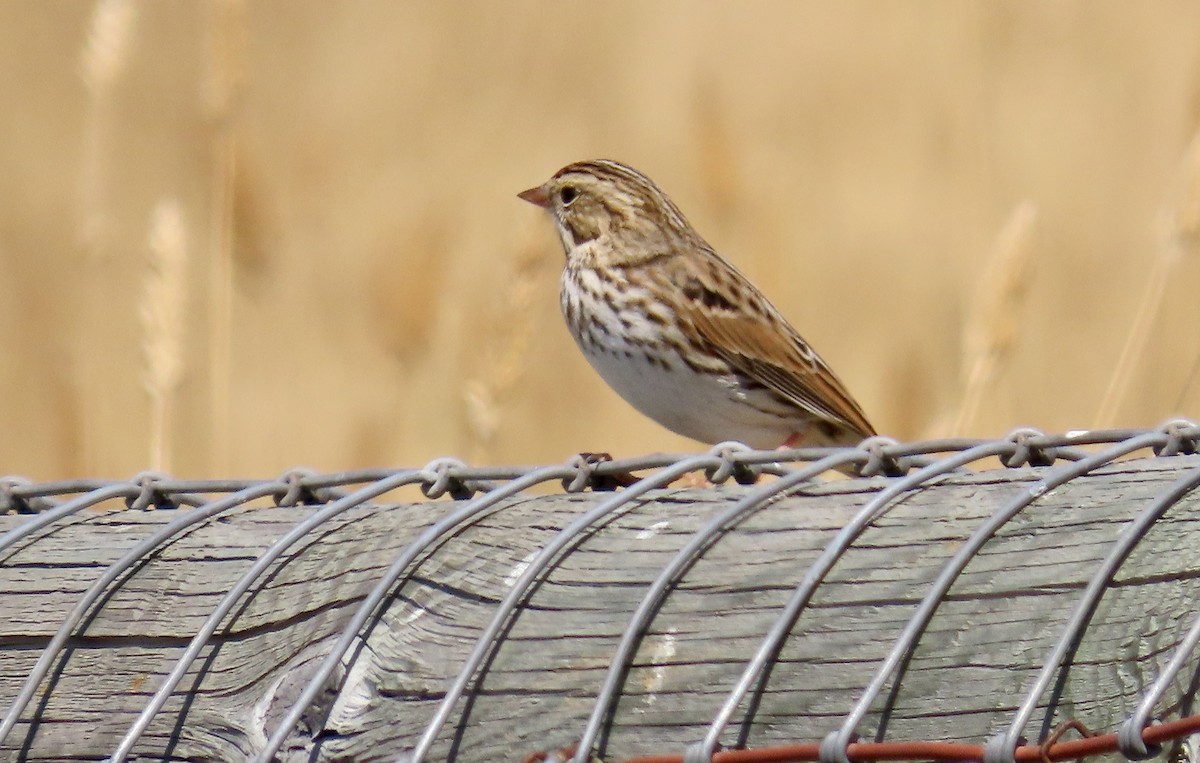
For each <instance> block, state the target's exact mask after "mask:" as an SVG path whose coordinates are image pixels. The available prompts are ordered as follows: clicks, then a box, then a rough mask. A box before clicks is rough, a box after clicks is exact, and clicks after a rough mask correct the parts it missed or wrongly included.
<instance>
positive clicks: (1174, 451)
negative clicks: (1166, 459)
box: [1154, 419, 1200, 456]
mask: <svg viewBox="0 0 1200 763" xmlns="http://www.w3.org/2000/svg"><path fill="white" fill-rule="evenodd" d="M1159 429H1160V430H1161V431H1162V433H1163V434H1165V435H1166V436H1167V441H1166V442H1164V443H1163V444H1162V445H1159V446H1157V447H1155V448H1154V455H1156V456H1179V455H1185V456H1191V455H1195V453H1196V451H1197V440H1198V439H1200V427H1197V426H1196V423H1195V422H1194V421H1188V420H1187V419H1174V420H1172V421H1168V422H1167V423H1166V424H1163V425H1162V426H1161V427H1159Z"/></svg>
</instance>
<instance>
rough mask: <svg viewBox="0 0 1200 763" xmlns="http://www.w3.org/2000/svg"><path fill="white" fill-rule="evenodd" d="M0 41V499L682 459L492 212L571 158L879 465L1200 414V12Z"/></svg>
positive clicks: (720, 9) (527, 214) (151, 32)
mask: <svg viewBox="0 0 1200 763" xmlns="http://www.w3.org/2000/svg"><path fill="white" fill-rule="evenodd" d="M0 40H2V44H0V57H2V60H0V65H2V71H3V72H4V76H3V77H0V103H2V104H4V113H3V117H2V118H0V284H2V285H3V298H2V299H0V347H2V348H3V352H4V358H3V364H2V365H0V401H2V403H0V405H2V411H3V422H4V424H3V434H2V436H0V472H4V473H10V474H12V473H17V474H25V475H28V476H30V477H33V478H36V479H50V478H57V477H68V476H93V475H96V476H128V475H130V474H132V473H134V472H136V471H139V470H142V469H145V468H149V467H159V468H164V469H169V470H171V471H173V472H174V473H177V474H180V475H188V476H209V477H217V476H242V475H246V476H260V475H264V476H265V475H268V474H272V473H275V472H277V471H279V470H282V469H284V468H286V467H289V466H293V465H307V466H311V467H314V468H318V469H321V470H335V469H341V468H351V467H359V466H371V465H410V464H422V463H424V462H426V461H427V460H429V459H430V458H433V457H435V456H441V455H456V456H460V457H463V458H466V459H469V460H471V461H473V462H477V463H533V462H547V461H560V460H563V459H565V458H567V457H569V456H570V454H572V453H575V452H579V451H610V452H612V453H614V454H617V455H632V454H635V453H639V452H645V451H653V450H680V449H686V450H694V449H696V448H698V447H699V446H698V445H697V444H695V443H692V442H690V441H687V440H684V439H682V438H678V437H675V436H674V435H671V434H670V433H668V432H666V431H665V430H663V429H661V428H660V427H658V426H657V425H655V424H654V423H652V422H650V421H647V420H645V419H643V418H642V417H640V416H639V415H638V414H636V413H635V412H633V411H632V409H630V408H629V407H628V406H627V405H626V404H625V403H624V402H622V401H621V400H620V399H619V398H617V397H616V396H615V395H614V394H613V393H612V392H610V391H609V390H608V389H607V388H606V387H605V386H604V385H603V383H602V382H601V381H600V380H599V379H598V377H597V376H596V375H595V374H594V373H593V372H592V371H591V369H590V368H589V367H588V366H587V364H586V362H585V361H584V360H583V358H582V356H581V355H580V354H579V353H578V351H577V350H576V349H575V347H574V344H573V342H572V341H571V339H570V337H569V335H568V333H567V331H566V329H565V328H564V326H563V323H562V320H561V317H560V316H559V313H558V298H557V272H558V269H559V267H560V265H561V262H562V252H561V249H560V247H559V244H558V242H557V239H556V237H555V236H554V234H553V232H552V228H551V225H550V223H549V221H548V220H546V219H544V218H543V216H542V215H541V214H540V213H539V212H538V211H537V210H535V209H534V208H532V207H530V206H529V205H526V204H523V203H522V202H520V201H519V200H517V199H516V197H515V195H514V194H515V193H516V192H517V191H520V190H522V189H524V188H528V187H530V186H533V185H536V184H539V183H541V182H542V181H543V180H545V178H546V177H548V176H549V175H550V174H551V173H552V172H554V171H555V170H557V169H558V168H559V167H561V166H562V165H564V164H567V163H569V162H571V161H574V160H579V159H584V158H593V157H611V158H615V159H619V160H622V161H625V162H628V163H630V164H632V165H633V166H635V167H637V168H639V169H641V170H643V171H644V172H646V173H647V174H648V175H650V176H651V177H653V178H655V179H656V180H657V181H658V182H659V184H660V185H661V186H662V187H663V188H664V189H665V190H666V191H667V192H668V193H669V194H671V195H672V196H673V197H674V198H675V200H676V201H677V202H678V203H679V205H680V207H681V208H682V209H683V210H684V211H685V213H687V215H688V216H689V218H690V219H691V221H692V222H693V223H694V224H695V226H696V227H697V228H698V229H699V230H700V231H701V233H702V234H703V235H704V236H705V237H706V238H708V239H709V241H710V242H711V243H713V245H714V246H715V247H716V248H717V249H718V250H719V251H721V252H722V253H724V254H725V255H726V256H727V257H728V258H729V259H730V260H732V261H733V262H734V263H735V264H736V265H738V267H740V268H741V269H742V270H743V271H745V272H746V273H747V275H749V276H750V277H751V279H753V280H754V281H756V282H757V283H758V284H759V285H760V286H761V287H762V288H763V289H764V291H766V292H767V294H768V295H769V296H771V297H772V299H773V300H774V301H775V302H776V304H777V305H778V306H779V307H780V308H781V309H782V310H783V312H784V313H785V314H786V315H787V316H788V317H789V318H790V319H791V320H792V322H793V323H794V324H795V325H796V326H797V327H798V328H799V329H800V330H801V332H802V333H803V334H805V336H806V337H807V338H808V339H809V340H810V341H812V343H813V344H814V345H815V346H816V347H817V349H818V351H819V352H821V354H822V355H824V356H825V358H826V359H827V360H829V362H830V363H831V364H832V365H833V366H834V367H835V368H836V369H837V370H838V372H839V374H840V375H841V376H842V377H843V379H844V380H845V381H846V383H847V384H848V386H849V387H850V389H851V390H852V391H853V392H854V393H855V395H856V396H857V397H858V398H859V400H860V402H861V403H862V404H863V406H864V407H865V409H866V410H867V412H868V414H869V415H870V416H871V418H872V420H873V421H874V422H875V424H876V426H877V427H879V429H880V430H881V431H883V432H885V433H888V434H891V435H894V436H897V437H901V438H913V437H923V436H933V435H945V434H951V433H956V432H957V433H962V434H971V435H989V436H990V435H1002V434H1004V433H1005V432H1007V431H1008V430H1010V429H1012V428H1013V427H1015V426H1018V425H1031V426H1037V427H1041V428H1045V429H1047V430H1056V431H1060V430H1064V429H1070V428H1082V427H1090V426H1096V425H1129V426H1153V425H1157V424H1159V423H1160V422H1162V421H1163V420H1165V419H1166V418H1168V417H1169V416H1172V415H1178V414H1187V413H1189V412H1190V413H1192V414H1193V415H1195V414H1196V413H1197V408H1198V407H1200V382H1198V381H1197V379H1196V375H1197V364H1198V358H1200V308H1198V304H1197V303H1198V291H1197V286H1198V285H1200V265H1198V263H1197V250H1196V246H1195V241H1196V235H1197V230H1198V229H1200V147H1198V144H1197V143H1196V141H1195V138H1194V136H1195V135H1196V131H1197V128H1198V127H1200V4H1197V3H1195V2H1156V3H1153V4H1129V3H1123V2H1083V1H1082V0H1080V1H1077V2H1053V3H1051V2H1046V3H1025V2H1020V3H1018V2H964V1H960V0H946V1H944V2H924V1H922V2H891V3H877V2H836V3H834V2H829V3H816V2H776V3H769V2H757V3H753V4H742V3H716V2H679V3H665V2H656V3H640V2H623V3H595V4H593V3H571V2H568V3H551V2H537V3H534V2H519V3H518V2H514V3H491V2H464V3H435V2H421V3H418V2H338V3H329V2H315V1H312V2H291V1H289V2H284V1H283V0H261V1H258V0H255V1H253V2H235V1H234V0H224V1H222V2H211V3H204V2H172V3H159V2H151V1H150V0H142V1H140V2H138V1H134V0H101V1H100V2H94V3H93V2H82V1H75V0H62V1H58V0H56V1H54V2H26V1H25V0H0ZM1114 375H1116V376H1114ZM1114 379H1115V380H1114Z"/></svg>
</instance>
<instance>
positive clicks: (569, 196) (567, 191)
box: [558, 185, 579, 207]
mask: <svg viewBox="0 0 1200 763" xmlns="http://www.w3.org/2000/svg"><path fill="white" fill-rule="evenodd" d="M578 195H579V191H576V190H575V188H574V187H573V186H569V185H568V186H565V187H564V188H563V189H562V190H561V191H559V192H558V198H560V199H562V203H563V206H564V207H565V206H568V205H569V204H570V203H571V202H572V201H575V197H576V196H578Z"/></svg>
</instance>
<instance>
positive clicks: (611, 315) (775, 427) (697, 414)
mask: <svg viewBox="0 0 1200 763" xmlns="http://www.w3.org/2000/svg"><path fill="white" fill-rule="evenodd" d="M576 277H577V278H578V279H580V282H579V283H578V288H564V289H563V292H562V307H563V313H564V315H565V316H566V318H567V324H568V326H570V328H571V334H572V335H573V336H574V337H575V342H576V343H577V344H578V345H579V348H580V349H581V350H583V354H584V356H585V357H586V358H587V359H588V362H589V363H591V364H592V367H593V368H595V369H596V371H597V373H599V374H600V376H601V377H602V378H603V379H604V381H605V382H607V383H608V385H609V386H610V387H612V388H613V390H614V391H616V393H617V394H619V395H620V396H621V397H623V398H624V399H625V400H626V401H627V402H628V403H629V404H630V405H632V406H633V407H634V408H636V409H638V410H639V411H641V412H642V413H643V414H645V415H646V416H649V417H650V418H652V419H654V420H655V421H657V422H658V423H659V424H661V425H663V426H664V427H666V428H667V429H670V430H671V431H672V432H676V433H677V434H681V435H683V436H685V437H690V438H692V439H694V440H699V441H701V442H706V443H717V442H722V441H724V440H738V441H740V442H744V443H746V444H748V445H751V446H753V447H757V448H774V447H778V446H779V445H781V444H782V443H783V442H784V441H785V440H787V438H788V437H789V436H790V435H792V434H794V433H795V432H796V431H797V429H798V428H803V422H797V421H792V420H788V419H787V418H780V416H779V415H773V414H768V413H764V412H763V411H761V410H759V409H758V408H757V407H756V406H754V405H751V404H750V403H749V402H747V400H746V393H745V391H743V390H742V389H740V388H739V386H738V384H737V383H736V381H735V379H734V378H733V377H732V376H731V375H720V374H711V373H699V372H697V371H694V370H693V369H692V368H690V367H689V366H688V365H687V364H685V363H684V362H683V361H682V359H680V358H679V356H678V354H677V352H676V351H675V350H674V349H671V348H670V347H669V346H668V345H666V344H665V343H663V342H661V341H660V340H661V332H662V331H663V330H664V329H663V327H662V326H661V325H659V324H658V323H656V322H655V321H652V320H650V319H649V318H648V317H647V316H646V315H645V314H644V312H643V310H644V309H645V308H644V307H641V306H642V305H644V304H645V302H644V301H639V300H636V299H635V300H630V301H629V302H628V303H627V304H630V305H634V306H638V307H632V308H628V309H625V310H622V311H621V312H616V311H614V310H613V309H612V308H611V307H610V306H609V305H608V304H606V303H600V302H598V301H597V300H596V299H594V298H593V295H594V294H596V293H599V292H600V289H601V285H600V284H599V282H598V280H596V274H595V273H594V272H592V271H589V270H582V271H581V272H579V273H577V274H576ZM564 285H565V284H564ZM572 315H575V316H576V320H574V321H573V320H572ZM579 316H584V319H582V320H581V319H579ZM651 356H652V357H653V360H652V359H651ZM760 394H761V393H760ZM764 402H765V401H762V400H760V401H758V403H759V404H760V405H762V404H763V403H764ZM798 425H799V426H798Z"/></svg>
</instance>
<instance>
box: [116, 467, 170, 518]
mask: <svg viewBox="0 0 1200 763" xmlns="http://www.w3.org/2000/svg"><path fill="white" fill-rule="evenodd" d="M169 479H171V475H169V474H164V473H163V472H155V471H145V472H138V473H137V474H135V475H133V477H132V478H131V479H130V480H129V482H130V484H132V485H133V486H134V487H137V488H138V493H137V495H134V496H130V497H128V498H126V499H125V506H126V507H127V508H130V509H134V510H136V511H145V510H147V509H177V508H179V505H178V504H176V503H175V501H174V500H172V498H171V496H169V495H167V494H166V493H164V492H162V491H161V490H159V487H158V485H159V483H160V482H163V481H164V480H169Z"/></svg>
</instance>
